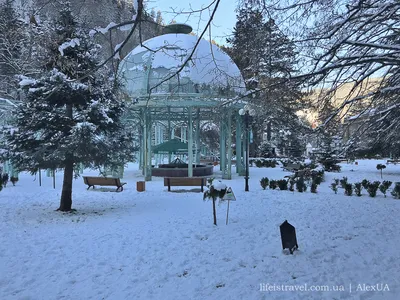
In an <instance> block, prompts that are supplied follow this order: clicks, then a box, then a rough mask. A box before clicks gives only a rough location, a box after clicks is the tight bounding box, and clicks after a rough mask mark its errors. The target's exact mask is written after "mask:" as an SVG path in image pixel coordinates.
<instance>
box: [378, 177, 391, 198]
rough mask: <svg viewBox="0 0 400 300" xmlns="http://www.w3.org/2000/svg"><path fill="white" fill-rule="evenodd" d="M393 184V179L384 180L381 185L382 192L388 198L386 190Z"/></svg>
mask: <svg viewBox="0 0 400 300" xmlns="http://www.w3.org/2000/svg"><path fill="white" fill-rule="evenodd" d="M391 185H392V182H391V181H386V180H384V181H383V182H382V184H381V185H380V186H379V190H380V191H381V192H382V194H383V195H384V196H385V198H386V192H387V190H388V189H389V188H390V186H391Z"/></svg>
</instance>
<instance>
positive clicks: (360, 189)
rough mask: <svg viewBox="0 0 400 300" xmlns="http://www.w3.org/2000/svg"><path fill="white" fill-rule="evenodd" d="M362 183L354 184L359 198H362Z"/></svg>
mask: <svg viewBox="0 0 400 300" xmlns="http://www.w3.org/2000/svg"><path fill="white" fill-rule="evenodd" d="M362 188H363V186H362V183H361V182H356V183H355V184H354V192H355V193H356V195H357V196H359V197H360V196H361V191H362Z"/></svg>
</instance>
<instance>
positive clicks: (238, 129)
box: [236, 117, 244, 175]
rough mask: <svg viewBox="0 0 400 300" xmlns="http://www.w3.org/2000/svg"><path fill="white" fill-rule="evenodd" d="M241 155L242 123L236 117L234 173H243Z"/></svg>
mask: <svg viewBox="0 0 400 300" xmlns="http://www.w3.org/2000/svg"><path fill="white" fill-rule="evenodd" d="M242 161H243V155H242V121H241V120H240V118H238V117H236V173H238V174H239V175H244V173H243V163H242Z"/></svg>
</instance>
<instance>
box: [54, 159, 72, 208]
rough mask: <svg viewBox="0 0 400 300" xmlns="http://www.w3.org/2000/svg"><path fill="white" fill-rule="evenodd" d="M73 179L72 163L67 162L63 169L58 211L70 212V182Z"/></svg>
mask: <svg viewBox="0 0 400 300" xmlns="http://www.w3.org/2000/svg"><path fill="white" fill-rule="evenodd" d="M73 178H74V163H73V162H72V160H71V161H67V162H66V164H65V168H64V181H63V187H62V193H61V200H60V207H59V208H58V210H60V211H71V209H72V180H73Z"/></svg>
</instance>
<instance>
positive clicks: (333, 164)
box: [319, 158, 341, 172]
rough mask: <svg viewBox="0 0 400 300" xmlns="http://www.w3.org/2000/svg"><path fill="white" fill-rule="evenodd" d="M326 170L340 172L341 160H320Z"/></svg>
mask: <svg viewBox="0 0 400 300" xmlns="http://www.w3.org/2000/svg"><path fill="white" fill-rule="evenodd" d="M319 162H320V163H321V164H322V165H323V166H324V170H325V171H326V172H340V170H341V167H340V166H339V165H338V163H339V161H338V160H336V159H333V158H323V159H321V160H320V161H319Z"/></svg>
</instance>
